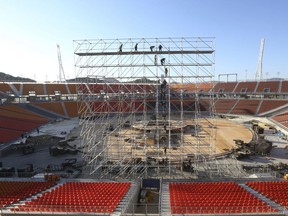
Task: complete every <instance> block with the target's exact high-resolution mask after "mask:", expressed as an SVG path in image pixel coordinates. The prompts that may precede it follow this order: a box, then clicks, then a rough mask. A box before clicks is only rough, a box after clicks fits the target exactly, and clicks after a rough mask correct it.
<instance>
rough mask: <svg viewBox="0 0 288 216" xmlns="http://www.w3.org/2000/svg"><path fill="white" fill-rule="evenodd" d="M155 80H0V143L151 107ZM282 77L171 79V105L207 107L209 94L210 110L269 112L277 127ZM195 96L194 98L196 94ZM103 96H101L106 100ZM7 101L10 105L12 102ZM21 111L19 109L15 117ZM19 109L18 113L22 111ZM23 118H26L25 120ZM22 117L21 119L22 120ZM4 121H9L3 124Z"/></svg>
mask: <svg viewBox="0 0 288 216" xmlns="http://www.w3.org/2000/svg"><path fill="white" fill-rule="evenodd" d="M159 85H160V84H159V83H54V84H52V83H8V82H2V83H0V101H1V104H2V105H1V106H0V108H1V116H0V117H1V119H0V124H1V125H0V126H1V128H0V130H1V133H2V134H3V135H2V137H1V139H0V143H5V142H9V141H12V140H15V139H17V138H19V137H20V135H21V134H23V133H26V132H29V131H32V130H35V129H36V128H37V127H39V126H41V125H42V124H45V123H47V122H48V121H49V120H54V119H56V118H59V117H60V118H71V117H77V116H80V115H81V114H82V113H83V112H91V115H97V114H101V113H105V112H106V113H118V112H121V113H130V112H131V111H132V110H135V111H136V112H137V113H139V114H141V113H143V112H144V110H146V111H148V112H151V113H152V112H153V110H154V109H155V107H156V106H157V97H159V95H158V96H157V92H158V93H159ZM287 86H288V81H286V80H285V81H284V80H280V81H261V82H255V81H254V82H217V83H214V84H212V83H199V84H196V83H194V84H175V83H174V84H171V85H170V90H171V91H170V106H171V110H172V111H173V110H179V109H183V111H184V112H193V111H195V106H194V104H195V100H199V109H200V110H201V111H208V110H209V109H210V107H209V106H210V102H209V101H210V99H211V98H210V97H211V96H213V97H214V108H215V109H214V112H215V113H218V114H232V115H252V116H254V115H256V116H264V117H271V120H273V121H275V123H279V124H280V125H282V126H283V127H285V128H286V127H287V125H288V115H287V114H285V113H287V111H288V99H287V95H288V87H287ZM91 95H92V97H93V101H91V103H93V110H92V111H91V110H87V109H83V108H82V109H81V106H80V104H79V101H78V102H77V99H78V97H82V96H83V97H89V98H91ZM196 95H198V96H199V97H198V98H197V97H196ZM108 97H109V100H106V99H108ZM12 104H13V105H12ZM21 113H24V114H25V119H24V117H23V116H19V115H20V114H21ZM24 114H23V115H24ZM27 118H28V119H27ZM23 120H24V121H23ZM6 122H9V124H7V123H6Z"/></svg>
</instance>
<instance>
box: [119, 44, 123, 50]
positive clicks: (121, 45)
mask: <svg viewBox="0 0 288 216" xmlns="http://www.w3.org/2000/svg"><path fill="white" fill-rule="evenodd" d="M122 47H123V44H122V43H121V44H120V47H119V52H122Z"/></svg>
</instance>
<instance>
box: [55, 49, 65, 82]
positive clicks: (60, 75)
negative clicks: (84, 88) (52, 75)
mask: <svg viewBox="0 0 288 216" xmlns="http://www.w3.org/2000/svg"><path fill="white" fill-rule="evenodd" d="M57 53H58V63H59V82H62V81H64V82H65V81H66V78H65V73H64V69H63V64H62V58H61V52H60V45H59V44H57ZM62 75H63V78H62Z"/></svg>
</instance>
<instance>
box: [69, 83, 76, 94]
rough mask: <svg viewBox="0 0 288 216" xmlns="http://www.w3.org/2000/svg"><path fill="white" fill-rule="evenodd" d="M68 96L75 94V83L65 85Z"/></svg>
mask: <svg viewBox="0 0 288 216" xmlns="http://www.w3.org/2000/svg"><path fill="white" fill-rule="evenodd" d="M67 86H68V89H69V91H70V94H77V84H76V83H67Z"/></svg>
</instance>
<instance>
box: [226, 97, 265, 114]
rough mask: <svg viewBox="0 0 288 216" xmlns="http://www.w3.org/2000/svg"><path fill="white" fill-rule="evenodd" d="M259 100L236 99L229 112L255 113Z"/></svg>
mask: <svg viewBox="0 0 288 216" xmlns="http://www.w3.org/2000/svg"><path fill="white" fill-rule="evenodd" d="M260 102H261V100H252V99H249V100H245V99H242V100H238V102H237V104H236V105H235V107H234V109H233V110H232V111H231V112H230V113H231V114H237V115H255V114H256V112H257V109H258V106H259V104H260Z"/></svg>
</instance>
